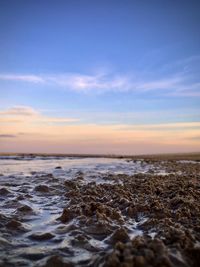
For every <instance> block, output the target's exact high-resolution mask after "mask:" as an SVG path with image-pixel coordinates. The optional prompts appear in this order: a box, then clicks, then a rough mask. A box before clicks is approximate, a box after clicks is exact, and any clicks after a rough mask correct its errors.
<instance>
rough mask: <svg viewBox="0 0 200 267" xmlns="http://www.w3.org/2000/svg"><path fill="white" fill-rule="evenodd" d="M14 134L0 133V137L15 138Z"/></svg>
mask: <svg viewBox="0 0 200 267" xmlns="http://www.w3.org/2000/svg"><path fill="white" fill-rule="evenodd" d="M15 137H17V136H16V135H15V134H0V138H15Z"/></svg>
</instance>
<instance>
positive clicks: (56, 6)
mask: <svg viewBox="0 0 200 267" xmlns="http://www.w3.org/2000/svg"><path fill="white" fill-rule="evenodd" d="M199 29H200V1H198V0H190V1H189V0H187V1H186V0H177V1H175V0H165V1H162V0H157V1H155V0H151V1H150V0H138V1H136V0H132V1H131V0H101V1H100V0H91V1H88V0H82V1H81V0H73V1H72V0H71V1H70V0H63V1H62V0H54V1H52V0H40V1H39V0H38V1H36V0H0V152H41V153H42V152H47V153H106V154H113V153H114V154H146V153H169V152H195V151H196V152H197V151H200V30H199Z"/></svg>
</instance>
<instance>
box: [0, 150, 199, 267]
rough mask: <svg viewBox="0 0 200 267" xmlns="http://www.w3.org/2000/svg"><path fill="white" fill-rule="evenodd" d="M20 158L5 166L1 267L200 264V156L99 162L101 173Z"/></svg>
mask: <svg viewBox="0 0 200 267" xmlns="http://www.w3.org/2000/svg"><path fill="white" fill-rule="evenodd" d="M13 157H15V156H13ZM1 160H2V159H0V161H1ZM3 160H4V161H5V164H8V166H9V164H10V165H11V163H9V162H11V161H9V160H10V159H9V158H6V157H5V159H3ZM12 160H13V161H12V162H15V161H16V162H19V163H20V162H22V163H23V164H22V166H21V165H20V172H19V171H18V174H17V175H14V174H11V173H9V172H8V173H6V170H9V168H8V167H7V169H6V168H5V166H3V165H1V169H0V267H7V266H8V267H10V266H19V267H20V266H39V267H69V266H104V267H114V266H123V267H129V266H136V267H142V266H152V267H153V266H163V267H164V266H166V267H168V266H169V267H170V266H172V267H173V266H174V267H175V266H180V267H186V266H188V267H189V266H194V267H197V266H199V264H200V156H199V155H197V154H195V155H186V156H185V155H176V156H173V155H168V156H151V157H148V156H143V157H139V158H136V157H134V158H127V159H126V158H123V159H116V160H117V161H112V160H110V159H109V160H110V161H108V162H107V163H106V160H105V162H104V161H101V160H100V161H98V160H97V161H96V162H95V169H94V170H97V171H94V172H93V169H91V166H90V165H87V169H84V168H83V169H81V168H80V169H76V168H75V167H74V165H70V166H71V167H70V168H71V170H72V171H71V172H69V171H67V169H66V168H64V167H63V166H64V165H63V166H62V164H60V165H58V164H57V163H58V161H56V165H55V166H54V167H53V170H52V169H51V171H48V172H43V171H41V169H37V168H36V167H35V166H37V165H38V164H39V163H38V164H37V161H34V164H36V165H34V164H33V165H30V164H31V162H32V161H33V160H35V158H34V156H33V157H32V158H29V159H28V160H27V159H25V161H23V160H24V158H23V157H21V158H20V157H17V158H13V159H12ZM41 160H43V159H40V161H38V162H41ZM47 160H48V158H47ZM51 160H54V159H51ZM72 161H73V159H72ZM89 161H94V159H93V158H89V159H88V161H87V162H89ZM121 161H122V163H121ZM26 162H27V163H26ZM28 162H29V163H28ZM43 162H44V161H43ZM51 162H52V161H51ZM25 164H29V165H27V166H28V169H26V171H22V170H23V168H25ZM44 164H47V163H44ZM49 164H50V163H49ZM51 164H52V163H51ZM63 164H64V163H63ZM106 164H107V165H106ZM120 164H121V165H120ZM44 166H45V165H44ZM48 166H51V167H52V165H48ZM84 166H85V165H84ZM88 166H89V167H88ZM122 167H123V168H122ZM10 168H11V169H12V166H10ZM34 168H35V171H34V170H33V169H34ZM49 168H50V167H49ZM98 168H99V169H98ZM128 168H129V171H128V172H127V171H126V169H128ZM4 170H5V173H4ZM106 170H107V171H106ZM113 170H114V171H113ZM116 170H117V171H116ZM119 170H120V171H119ZM28 171H29V172H28Z"/></svg>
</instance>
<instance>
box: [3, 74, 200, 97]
mask: <svg viewBox="0 0 200 267" xmlns="http://www.w3.org/2000/svg"><path fill="white" fill-rule="evenodd" d="M153 76H154V75H153V74H152V73H151V74H148V75H147V74H146V75H145V74H144V73H140V74H134V73H132V74H131V73H129V74H124V73H112V72H97V73H95V74H81V73H65V74H40V75H36V74H27V75H26V74H0V80H1V81H12V82H27V83H32V84H36V85H41V84H42V85H45V86H47V87H48V86H51V87H54V88H56V89H58V88H60V89H64V90H72V91H75V92H83V93H88V92H93V93H105V92H122V93H123V92H135V93H146V92H153V91H157V92H158V93H161V94H164V95H168V96H183V97H184V96H185V97H187V96H191V97H199V96H200V81H199V79H193V78H192V75H191V73H187V72H182V73H175V74H173V75H167V76H166V75H165V78H162V77H159V78H155V77H153ZM147 77H148V78H147Z"/></svg>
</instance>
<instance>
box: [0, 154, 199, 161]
mask: <svg viewBox="0 0 200 267" xmlns="http://www.w3.org/2000/svg"><path fill="white" fill-rule="evenodd" d="M0 156H22V157H23V156H30V157H31V156H32V157H37V156H42V157H50V156H55V157H61V158H62V157H73V158H77V157H79V158H80V157H81V158H116V159H133V160H134V159H149V160H178V159H185V160H200V152H191V153H162V154H141V155H116V154H63V153H15V152H13V153H9V152H0Z"/></svg>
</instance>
